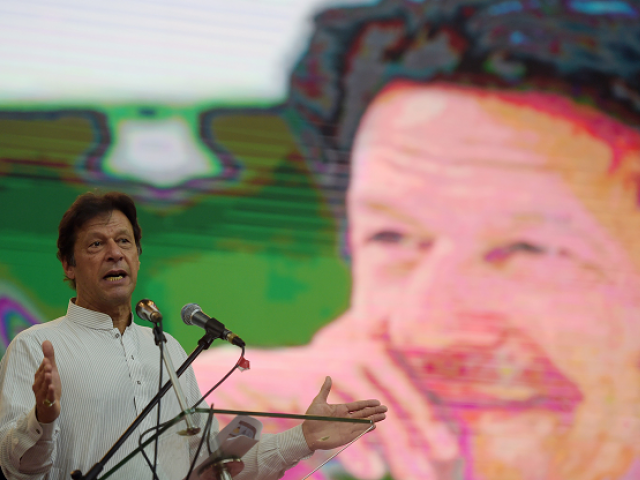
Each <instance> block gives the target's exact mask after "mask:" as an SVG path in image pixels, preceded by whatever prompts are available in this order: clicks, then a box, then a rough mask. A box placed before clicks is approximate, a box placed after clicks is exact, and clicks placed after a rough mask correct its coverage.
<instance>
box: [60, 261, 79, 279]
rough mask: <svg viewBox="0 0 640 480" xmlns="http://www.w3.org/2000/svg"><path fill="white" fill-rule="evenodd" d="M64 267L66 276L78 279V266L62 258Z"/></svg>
mask: <svg viewBox="0 0 640 480" xmlns="http://www.w3.org/2000/svg"><path fill="white" fill-rule="evenodd" d="M62 269H63V270H64V274H65V276H66V277H67V278H68V279H70V280H75V279H76V267H75V266H73V265H70V264H69V262H67V261H66V260H62Z"/></svg>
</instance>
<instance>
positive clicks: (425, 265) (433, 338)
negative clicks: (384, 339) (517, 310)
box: [390, 239, 509, 348]
mask: <svg viewBox="0 0 640 480" xmlns="http://www.w3.org/2000/svg"><path fill="white" fill-rule="evenodd" d="M499 283H500V282H499V281H498V279H496V278H495V275H494V274H493V273H492V271H491V269H490V268H489V266H488V265H487V264H486V263H485V262H483V257H482V254H481V252H479V251H478V249H477V248H476V247H475V246H474V245H473V244H472V243H471V242H466V241H464V240H460V241H454V240H449V239H443V240H441V241H440V242H436V243H435V244H434V246H433V248H432V249H431V250H430V251H428V252H425V253H424V255H423V257H422V258H421V259H420V261H419V262H418V263H417V264H416V266H415V269H414V271H413V272H412V275H411V277H410V279H409V282H408V284H407V288H406V289H405V290H404V291H403V292H402V294H401V298H400V301H399V304H398V307H397V309H396V311H395V312H394V314H393V315H392V317H393V318H392V321H391V325H390V327H391V328H390V335H391V336H392V337H393V338H394V343H395V342H402V343H403V344H407V345H412V344H414V345H420V346H423V347H425V348H446V347H447V346H450V345H453V344H468V345H471V344H474V345H478V346H480V345H491V344H494V343H495V342H497V341H498V339H499V338H500V337H502V336H503V335H504V333H505V332H506V330H508V328H509V325H508V324H507V317H506V312H505V311H504V305H505V304H508V301H509V299H508V298H504V295H505V293H506V292H504V291H502V287H503V285H500V284H499ZM501 297H502V301H500V298H501Z"/></svg>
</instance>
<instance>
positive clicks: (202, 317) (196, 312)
mask: <svg viewBox="0 0 640 480" xmlns="http://www.w3.org/2000/svg"><path fill="white" fill-rule="evenodd" d="M180 315H181V316H182V321H183V322H184V323H186V324H187V325H195V326H197V327H200V328H204V329H205V330H206V331H207V332H209V333H212V334H214V335H216V337H217V338H221V339H222V340H226V341H227V342H229V343H232V344H233V345H235V346H237V347H244V346H245V345H246V344H245V343H244V340H242V339H241V338H240V337H239V336H237V335H236V334H235V333H233V332H232V331H231V330H227V328H226V327H225V326H224V324H223V323H222V322H220V321H218V320H216V319H215V318H213V317H210V316H208V315H207V314H206V313H204V312H203V311H202V309H201V308H200V305H198V304H197V303H188V304H187V305H185V306H184V307H182V311H181V312H180Z"/></svg>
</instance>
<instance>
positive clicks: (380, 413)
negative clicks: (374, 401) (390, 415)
mask: <svg viewBox="0 0 640 480" xmlns="http://www.w3.org/2000/svg"><path fill="white" fill-rule="evenodd" d="M386 412H387V407H386V406H384V405H377V406H372V407H365V408H362V409H360V410H355V411H351V418H367V419H369V420H372V421H374V422H379V421H381V420H384V419H385V418H386Z"/></svg>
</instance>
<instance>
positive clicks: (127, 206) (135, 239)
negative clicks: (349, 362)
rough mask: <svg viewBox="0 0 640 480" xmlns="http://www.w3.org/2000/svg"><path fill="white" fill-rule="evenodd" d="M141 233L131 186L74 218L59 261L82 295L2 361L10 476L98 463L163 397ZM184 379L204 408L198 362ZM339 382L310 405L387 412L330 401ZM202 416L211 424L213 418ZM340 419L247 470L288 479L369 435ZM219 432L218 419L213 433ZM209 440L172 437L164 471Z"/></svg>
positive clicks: (298, 435) (265, 450)
mask: <svg viewBox="0 0 640 480" xmlns="http://www.w3.org/2000/svg"><path fill="white" fill-rule="evenodd" d="M141 237H142V231H141V228H140V226H139V225H138V220H137V213H136V207H135V205H134V203H133V201H132V199H131V198H129V197H128V196H126V195H124V194H120V193H115V192H112V193H107V194H105V195H96V194H93V193H87V194H84V195H81V196H80V197H78V199H77V200H76V201H75V202H74V203H73V205H72V206H71V207H70V208H69V210H68V211H67V212H66V213H65V214H64V216H63V218H62V221H61V222H60V226H59V236H58V258H59V259H60V261H61V262H62V266H63V269H64V274H65V277H66V280H68V281H69V282H70V284H71V286H72V287H73V288H74V289H75V291H76V296H75V298H72V299H71V300H70V301H69V305H68V309H67V314H66V315H65V316H63V317H61V318H58V319H56V320H54V321H51V322H48V323H45V324H42V325H37V326H35V327H32V328H30V329H28V330H25V331H24V332H22V333H21V334H19V335H18V336H17V337H16V338H15V339H14V340H13V342H12V343H11V345H10V346H9V348H8V349H7V352H6V354H5V356H4V357H3V358H2V362H1V363H0V465H1V466H2V471H3V472H4V474H5V475H6V476H7V477H8V478H9V479H10V480H11V479H21V480H22V479H25V480H27V479H28V480H36V479H45V478H46V479H49V480H57V479H64V478H69V474H70V472H71V471H73V470H76V469H79V470H81V471H83V472H86V471H88V470H89V469H90V468H91V467H92V466H93V465H94V464H95V463H96V462H98V461H99V460H100V459H101V458H102V457H103V455H104V454H105V453H106V452H107V451H108V450H109V448H110V447H111V446H112V445H113V444H114V442H115V441H116V440H117V439H118V438H119V436H120V435H121V434H122V433H123V432H124V431H125V430H126V429H127V427H129V425H130V424H131V423H132V422H133V420H134V419H135V418H136V417H137V416H138V415H139V414H140V412H141V411H142V410H143V409H144V408H145V406H146V405H147V404H148V403H149V401H150V400H151V399H152V398H153V397H154V396H155V394H156V392H157V387H158V376H159V373H160V371H159V366H158V362H157V358H158V355H157V347H156V345H155V342H154V336H153V333H152V330H151V329H150V328H147V327H141V326H139V325H136V324H135V323H134V322H133V321H132V320H133V315H132V309H131V301H132V295H133V291H134V289H135V286H136V280H137V276H138V270H139V268H140V255H141V253H142V247H141V243H140V241H141ZM167 349H168V353H169V354H170V356H171V357H172V358H173V359H174V361H175V362H176V363H177V364H179V363H182V362H183V361H184V360H185V359H186V354H185V352H184V350H183V349H182V347H181V346H180V345H179V344H178V342H177V341H176V340H175V339H174V338H172V337H171V336H170V335H167ZM163 378H168V376H167V375H166V372H163ZM180 383H181V386H182V389H183V390H184V392H185V396H186V399H187V402H188V404H189V406H191V405H193V404H194V403H195V402H196V401H197V400H198V399H199V398H200V391H199V388H198V385H197V383H196V380H195V376H194V374H193V371H192V370H191V369H188V370H187V371H186V372H185V374H184V375H183V376H182V378H181V379H180ZM330 388H331V381H330V379H329V378H327V379H326V380H325V382H324V384H323V386H322V389H321V391H320V393H319V394H318V396H317V397H316V398H315V399H314V400H313V401H312V403H311V405H310V407H309V410H308V413H313V414H318V415H329V416H347V415H348V416H350V417H351V418H368V419H371V420H373V421H375V422H377V421H380V420H382V419H384V417H385V413H384V412H385V411H386V407H384V406H382V405H380V402H378V401H376V400H365V401H358V402H351V403H346V404H341V405H329V404H328V403H327V401H326V400H327V396H328V394H329V390H330ZM181 411H182V409H181V408H180V407H179V404H178V401H177V400H176V398H175V396H174V395H167V396H165V397H164V398H163V400H162V408H161V413H162V421H167V420H170V419H172V418H174V417H175V416H176V415H177V414H179V413H180V412H181ZM156 415H157V411H156V410H155V409H154V410H153V411H152V412H151V414H150V415H148V416H147V417H146V419H145V420H144V421H143V422H142V423H141V425H140V426H139V431H138V432H137V434H136V435H133V436H131V437H129V439H128V440H127V441H126V442H125V444H124V445H123V447H122V448H121V449H120V450H119V451H118V452H117V453H116V454H115V455H114V456H113V457H112V458H111V459H110V460H109V462H107V464H106V465H105V471H108V470H109V469H110V468H112V467H114V466H115V465H117V464H118V463H119V462H120V461H121V460H123V459H124V458H125V457H126V456H127V455H128V454H129V453H130V452H131V451H132V450H134V449H135V448H136V447H137V442H136V440H137V437H138V435H139V434H140V433H142V432H143V431H146V430H147V429H149V428H152V427H153V426H154V425H155V421H156ZM197 420H198V422H199V424H200V426H204V420H205V419H204V418H198V419H197ZM332 425H333V424H332V423H330V422H311V421H307V422H304V423H303V424H302V425H301V426H298V427H295V428H293V429H291V430H288V431H285V432H282V433H280V434H276V435H264V436H263V439H262V440H261V441H260V442H259V443H258V444H257V445H256V446H255V447H254V448H252V449H251V450H250V451H249V452H248V453H247V454H246V455H245V457H243V462H244V464H245V467H244V470H243V471H242V472H241V473H240V474H239V475H238V478H251V479H275V478H279V477H280V476H282V475H283V473H284V471H285V470H286V469H287V468H290V467H292V466H293V465H295V464H296V463H297V462H298V461H299V460H301V459H302V458H305V457H307V456H309V455H311V454H312V453H313V451H314V450H317V449H327V448H335V447H336V446H338V445H340V444H344V443H347V442H348V441H350V440H352V439H353V438H355V436H356V434H357V433H356V432H344V431H343V430H340V431H338V430H336V429H334V428H333V427H332ZM217 431H218V424H217V421H216V420H215V419H214V423H213V426H212V429H211V435H212V436H215V435H216V434H217ZM199 441H200V439H199V438H198V437H188V439H187V440H184V441H182V442H179V443H176V442H174V443H172V448H171V461H170V462H167V461H164V462H163V461H162V459H160V460H161V461H160V465H159V469H158V472H157V473H158V476H159V478H161V479H164V478H181V477H177V476H176V475H179V474H181V475H183V476H184V475H186V472H187V471H188V467H189V463H190V462H191V461H192V460H193V458H194V456H195V454H196V451H197V446H198V443H199ZM175 445H179V448H177V450H176V447H175ZM149 474H150V472H149V466H148V465H147V464H146V462H145V460H144V459H143V457H142V456H141V455H138V456H136V457H134V458H133V459H132V460H131V461H129V462H127V463H126V465H125V466H124V467H122V468H121V469H120V470H119V471H118V476H119V478H128V479H138V478H143V476H145V475H149Z"/></svg>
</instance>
